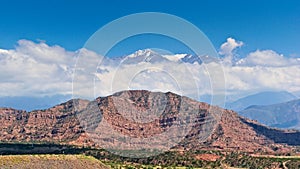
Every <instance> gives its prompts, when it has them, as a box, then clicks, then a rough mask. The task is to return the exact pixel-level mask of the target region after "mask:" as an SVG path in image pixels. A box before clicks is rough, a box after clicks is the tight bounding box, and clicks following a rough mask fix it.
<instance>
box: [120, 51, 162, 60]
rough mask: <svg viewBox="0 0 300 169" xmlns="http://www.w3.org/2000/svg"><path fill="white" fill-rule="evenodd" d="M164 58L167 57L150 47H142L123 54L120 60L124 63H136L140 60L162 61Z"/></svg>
mask: <svg viewBox="0 0 300 169" xmlns="http://www.w3.org/2000/svg"><path fill="white" fill-rule="evenodd" d="M166 60H167V59H166V58H164V57H162V56H161V55H160V54H159V53H157V52H155V51H153V50H151V49H144V50H138V51H136V52H134V53H133V54H130V55H128V56H125V57H124V59H123V60H122V62H123V63H126V64H137V63H141V62H149V63H154V62H164V61H166Z"/></svg>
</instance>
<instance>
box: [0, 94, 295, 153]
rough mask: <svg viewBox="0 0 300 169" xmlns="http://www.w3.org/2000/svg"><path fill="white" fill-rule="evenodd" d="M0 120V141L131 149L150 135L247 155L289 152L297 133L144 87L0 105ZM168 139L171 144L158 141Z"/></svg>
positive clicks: (183, 146)
mask: <svg viewBox="0 0 300 169" xmlns="http://www.w3.org/2000/svg"><path fill="white" fill-rule="evenodd" d="M158 113H160V114H158ZM182 115H183V116H182ZM0 122H1V126H0V141H1V142H6V143H10V142H28V143H30V142H51V143H58V144H70V145H81V146H82V145H89V146H93V147H98V148H115V147H118V148H119V149H128V148H132V147H131V146H130V145H129V144H126V143H127V140H126V138H130V139H138V140H139V141H140V140H144V139H146V140H147V139H148V138H149V139H150V140H151V138H153V137H155V139H154V142H153V143H155V144H154V145H158V146H155V148H158V149H165V148H172V149H174V150H178V151H179V150H189V149H194V150H224V151H245V152H252V153H255V152H256V153H258V152H259V153H263V152H264V153H282V152H290V151H292V149H293V146H295V145H299V144H300V132H298V131H295V130H278V129H274V128H269V127H267V126H265V125H261V124H259V123H258V122H256V121H253V120H249V119H246V118H243V117H241V116H239V115H238V114H237V113H236V112H234V111H231V110H226V109H222V108H220V107H216V106H211V105H209V104H206V103H203V102H198V101H195V100H193V99H190V98H187V97H185V96H180V95H177V94H174V93H171V92H167V93H161V92H150V91H146V90H130V91H122V92H118V93H115V94H113V95H110V96H107V97H99V98H97V99H95V100H93V101H88V100H81V99H75V100H70V101H67V102H65V103H62V104H59V105H57V106H54V107H52V108H49V109H43V110H34V111H31V112H26V111H22V110H15V109H12V108H1V109H0ZM183 124H184V125H183ZM182 126H188V128H187V129H186V128H181V127H182ZM174 128H175V129H178V128H179V129H182V130H173V129H174ZM183 131H184V132H183ZM114 133H116V134H119V135H121V136H122V137H118V135H114ZM164 133H167V134H169V135H164ZM158 136H159V137H158ZM124 139H125V140H124ZM168 140H171V142H168V143H169V144H168V145H167V144H164V143H166V141H168ZM172 140H177V141H176V142H172ZM152 141H153V139H152ZM149 142H150V141H149ZM149 142H138V145H139V146H138V148H141V149H151V148H153V146H152V144H149ZM103 143H105V144H103ZM130 143H131V144H135V143H136V142H130ZM170 144H171V147H168V146H170ZM172 144H173V145H172ZM166 146H167V147H166ZM133 147H134V146H133Z"/></svg>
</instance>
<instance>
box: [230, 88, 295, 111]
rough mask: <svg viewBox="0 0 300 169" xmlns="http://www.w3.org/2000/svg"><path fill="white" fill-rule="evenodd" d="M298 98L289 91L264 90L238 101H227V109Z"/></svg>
mask: <svg viewBox="0 0 300 169" xmlns="http://www.w3.org/2000/svg"><path fill="white" fill-rule="evenodd" d="M294 99H297V97H296V96H295V95H293V94H292V93H289V92H287V91H264V92H259V93H255V94H252V95H248V96H245V97H242V98H240V99H238V100H236V101H233V102H229V103H226V106H225V107H226V108H227V109H232V110H234V111H242V110H244V109H246V108H247V107H249V106H253V105H259V106H262V105H271V104H277V103H284V102H287V101H291V100H294Z"/></svg>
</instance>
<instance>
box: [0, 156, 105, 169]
mask: <svg viewBox="0 0 300 169" xmlns="http://www.w3.org/2000/svg"><path fill="white" fill-rule="evenodd" d="M0 168H1V169H4V168H5V169H33V168H34V169H61V168H62V169H69V168H70V169H107V168H108V167H107V166H105V165H104V164H103V163H101V162H100V161H99V160H97V159H95V158H94V157H90V156H84V155H5V156H0Z"/></svg>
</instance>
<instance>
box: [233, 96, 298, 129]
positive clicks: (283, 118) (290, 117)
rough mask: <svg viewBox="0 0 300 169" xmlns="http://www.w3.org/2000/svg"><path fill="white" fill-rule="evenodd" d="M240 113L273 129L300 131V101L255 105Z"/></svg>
mask: <svg viewBox="0 0 300 169" xmlns="http://www.w3.org/2000/svg"><path fill="white" fill-rule="evenodd" d="M239 113H240V115H242V116H245V117H248V118H250V119H253V120H257V121H259V122H260V123H263V124H265V125H268V126H271V127H277V128H293V129H300V100H299V99H297V100H292V101H289V102H284V103H278V104H272V105H264V106H259V105H253V106H250V107H248V108H246V109H245V110H242V111H240V112H239Z"/></svg>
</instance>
